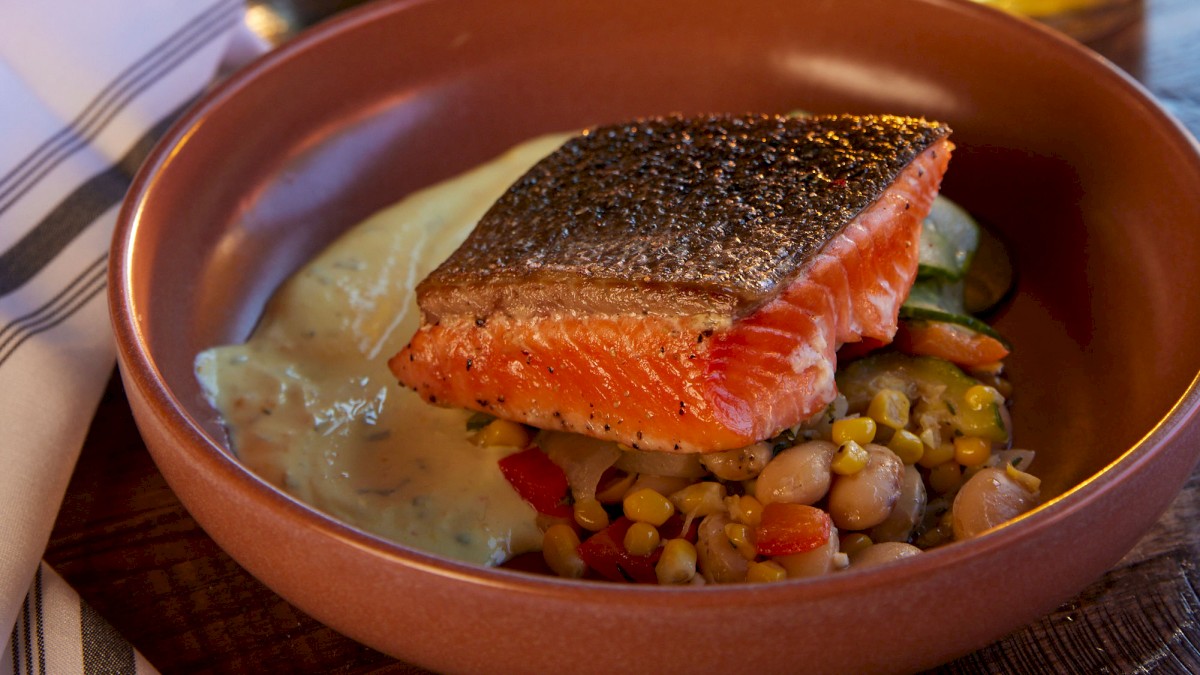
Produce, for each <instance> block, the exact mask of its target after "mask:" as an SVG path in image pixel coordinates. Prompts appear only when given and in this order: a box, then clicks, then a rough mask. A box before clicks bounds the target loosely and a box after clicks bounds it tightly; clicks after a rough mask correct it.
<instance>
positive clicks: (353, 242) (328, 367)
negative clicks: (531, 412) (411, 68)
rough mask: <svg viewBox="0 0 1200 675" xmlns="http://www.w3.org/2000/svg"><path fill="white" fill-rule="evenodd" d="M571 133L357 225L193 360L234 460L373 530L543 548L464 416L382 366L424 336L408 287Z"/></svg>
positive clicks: (470, 553)
mask: <svg viewBox="0 0 1200 675" xmlns="http://www.w3.org/2000/svg"><path fill="white" fill-rule="evenodd" d="M567 137H568V136H567V135H554V136H546V137H543V138H538V139H535V140H532V141H529V142H527V143H525V144H523V145H521V146H518V147H517V148H514V149H513V150H511V151H509V152H508V153H507V154H505V155H503V156H501V157H499V158H497V159H495V160H493V161H492V162H490V163H488V164H485V165H483V166H481V167H479V168H476V169H474V170H472V171H470V172H468V173H466V174H463V175H462V176H459V177H457V178H455V179H451V180H449V181H446V182H444V183H441V184H439V185H436V186H434V187H431V188H428V189H426V190H423V191H420V192H418V193H415V194H413V195H412V196H410V197H408V198H407V199H405V200H404V201H402V202H400V203H399V204H397V205H395V206H393V207H391V208H389V209H386V210H384V211H382V212H380V213H378V214H376V215H374V216H372V217H371V218H370V219H368V220H366V221H365V222H363V223H362V224H360V225H358V226H356V227H355V228H354V229H352V230H351V231H350V232H348V233H347V234H345V235H344V236H343V237H342V238H340V239H339V240H337V241H336V242H334V243H333V244H332V245H331V246H330V247H329V248H327V249H326V250H325V251H324V252H322V253H321V254H320V255H319V256H317V258H315V259H314V260H313V261H311V262H310V263H309V264H308V265H307V266H306V267H305V268H303V269H302V270H300V271H299V272H298V273H297V274H296V275H295V276H293V277H292V278H291V279H290V280H288V281H287V282H286V283H285V284H284V285H283V286H282V287H281V288H280V289H279V290H278V291H277V292H276V294H275V296H274V297H273V298H272V299H271V300H270V302H269V303H268V304H267V307H266V309H265V311H264V314H263V316H262V319H261V321H260V322H259V325H258V328H256V329H255V331H254V334H253V335H252V336H251V337H250V339H249V340H248V341H247V342H246V343H245V344H242V345H231V346H224V347H217V348H213V349H210V350H207V351H205V352H203V353H201V354H200V355H199V356H198V357H197V358H196V375H197V378H198V379H199V381H200V383H201V386H202V387H203V389H204V391H205V394H206V396H208V398H209V400H210V402H211V403H212V404H213V406H214V407H215V408H216V409H217V410H218V411H219V412H220V415H221V418H222V421H223V422H224V424H225V426H226V428H227V430H228V433H229V437H230V444H231V445H232V448H233V450H234V453H235V455H236V456H237V457H238V458H239V459H240V460H241V461H242V462H243V463H245V465H246V466H247V467H248V468H249V469H250V470H251V471H253V472H254V473H255V474H257V475H259V476H260V477H262V478H263V479H265V480H267V481H268V482H270V483H272V484H274V485H275V486H277V487H279V488H281V489H283V490H284V491H286V492H287V493H289V494H291V495H293V496H295V497H296V498H298V499H300V500H301V501H304V502H306V503H308V504H311V505H312V506H314V507H316V508H318V509H320V510H322V511H324V512H326V513H328V514H330V515H332V516H334V517H335V518H338V519H340V520H342V521H344V522H346V523H349V524H351V525H353V526H356V527H358V528H360V529H362V530H365V531H367V532H371V533H374V534H377V535H380V536H383V537H387V538H390V539H393V540H395V541H397V542H400V543H402V544H406V545H409V546H413V547H415V548H420V549H424V550H426V551H430V552H433V553H437V554H441V555H445V556H448V557H451V558H456V559H460V560H465V561H469V562H476V563H481V564H493V565H495V564H500V563H502V562H503V561H505V560H506V559H508V558H509V557H511V556H513V555H515V554H517V553H521V552H524V551H529V550H536V549H538V548H540V546H541V533H540V530H539V529H538V527H537V523H536V516H537V514H536V512H535V511H534V510H533V508H532V507H530V506H529V505H528V504H526V503H525V502H524V501H522V500H521V499H520V498H519V497H518V496H517V494H516V492H515V491H513V489H512V488H511V487H510V486H509V484H508V483H507V481H505V479H504V477H503V476H502V475H501V474H500V470H499V468H498V465H497V461H498V460H499V459H500V458H501V457H503V456H504V455H506V454H509V453H511V452H513V450H514V449H513V448H483V447H478V446H476V445H475V444H474V443H472V442H471V441H470V439H469V437H468V433H467V431H466V421H467V418H468V417H469V413H467V412H466V411H463V410H452V409H444V408H437V407H434V406H430V405H428V404H427V403H425V402H424V401H422V400H421V399H420V398H419V397H418V396H417V395H416V394H415V393H413V392H411V391H409V390H407V389H403V388H401V387H400V386H399V385H398V384H397V383H396V381H395V378H394V377H393V376H392V374H391V372H390V371H389V370H388V368H387V360H388V358H390V357H391V356H392V355H393V354H395V353H396V352H398V351H399V350H400V349H401V347H403V346H404V345H405V344H407V343H408V340H409V339H410V338H411V337H412V335H413V333H414V332H416V329H417V326H418V324H419V319H420V313H419V310H418V309H417V304H416V299H415V295H414V292H413V289H414V288H415V287H416V284H417V283H418V282H419V281H420V280H421V279H423V278H424V277H425V276H426V275H427V274H429V272H431V271H432V270H433V268H434V267H436V266H437V264H438V263H440V262H441V261H442V260H444V259H446V258H447V257H448V256H449V255H450V253H452V252H453V251H454V249H455V248H457V247H458V245H459V243H461V242H462V240H463V239H464V238H465V237H466V236H467V234H468V233H469V232H470V231H471V229H472V228H473V227H474V226H475V223H476V222H477V221H478V220H479V218H480V217H481V216H482V215H483V213H484V212H485V211H486V210H487V209H488V207H489V206H491V204H492V202H494V201H495V200H496V199H497V198H498V197H499V196H500V195H501V194H502V193H503V192H504V190H505V189H507V188H508V186H509V185H510V184H511V183H513V182H514V181H515V180H516V179H517V178H518V177H520V175H521V174H523V173H524V172H525V171H526V170H527V169H528V168H529V167H530V166H532V165H533V164H534V163H535V162H537V161H538V160H539V159H541V158H542V157H544V156H545V155H547V154H549V153H550V152H552V151H553V150H554V149H556V148H557V147H558V146H559V145H561V144H562V142H563V141H564V140H566V138H567Z"/></svg>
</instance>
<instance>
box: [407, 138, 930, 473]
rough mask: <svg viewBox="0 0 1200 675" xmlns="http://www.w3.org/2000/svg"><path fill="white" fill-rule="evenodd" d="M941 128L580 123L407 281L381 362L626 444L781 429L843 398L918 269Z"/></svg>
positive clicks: (436, 387)
mask: <svg viewBox="0 0 1200 675" xmlns="http://www.w3.org/2000/svg"><path fill="white" fill-rule="evenodd" d="M949 133H950V131H949V129H948V128H947V127H945V126H944V125H941V124H937V123H931V122H926V121H924V120H918V119H912V118H902V117H892V116H875V117H860V116H850V115H839V116H821V117H806V118H795V117H782V116H751V115H747V116H706V117H698V118H683V117H667V118H653V119H647V120H639V121H636V122H632V123H629V124H624V125H614V126H610V127H601V128H597V129H593V130H590V131H588V132H585V133H584V134H582V135H580V136H578V137H576V138H574V139H572V140H571V141H568V142H567V143H566V144H565V145H564V146H563V147H562V148H560V149H559V150H558V151H556V152H555V153H553V154H552V155H550V156H549V157H547V158H546V159H544V160H542V162H540V163H539V164H538V165H536V166H535V167H534V168H533V169H531V170H530V171H529V172H528V173H527V174H526V175H525V176H524V177H523V178H522V179H520V180H518V181H517V182H516V183H515V184H514V185H513V186H512V187H511V188H510V189H509V190H508V192H507V193H506V194H505V195H504V196H503V197H501V199H500V200H498V201H497V202H496V204H495V205H494V206H493V207H492V208H491V210H489V211H488V213H487V214H485V216H484V217H483V218H482V219H481V220H480V222H479V223H478V225H477V226H476V228H475V230H474V231H473V232H472V234H471V235H470V236H469V237H468V238H467V240H466V241H465V242H464V243H463V245H462V246H461V247H460V248H459V249H458V250H457V251H456V252H455V253H454V254H453V255H452V256H451V257H450V258H449V259H448V260H447V261H446V262H445V263H443V264H442V265H441V266H440V267H439V268H437V269H436V270H435V271H434V272H433V273H432V274H430V276H429V277H428V278H426V279H425V280H424V281H423V282H422V283H421V284H419V285H418V287H417V300H418V305H419V306H420V308H421V311H422V325H421V327H420V328H419V329H418V331H417V333H416V335H414V337H413V339H412V341H411V342H410V343H409V345H408V346H407V347H405V348H404V349H403V350H401V351H400V352H399V353H398V354H396V355H395V356H394V357H393V358H392V359H391V360H390V361H389V367H390V368H391V370H392V372H393V373H394V374H395V375H396V377H397V378H398V380H399V381H400V383H401V384H402V385H405V386H408V387H411V388H412V389H414V390H415V391H417V392H418V393H419V394H420V395H421V396H423V397H424V398H425V399H426V400H428V401H429V402H431V403H435V404H439V405H446V406H459V407H465V408H471V409H475V410H479V411H483V412H487V413H491V414H493V415H496V416H498V417H502V418H506V419H512V420H517V421H520V422H524V423H526V424H530V425H533V426H536V427H540V428H548V429H561V430H566V431H572V432H576V433H581V434H586V435H589V436H594V437H598V438H603V439H611V440H615V441H619V442H621V443H624V444H626V445H629V446H631V447H634V448H639V449H644V450H661V451H673V452H711V451H719V450H726V449H732V448H738V447H742V446H745V445H748V444H750V443H753V442H755V441H758V440H762V439H765V438H770V437H772V436H774V435H776V434H778V433H779V432H781V431H782V430H784V429H786V428H788V427H791V426H794V425H796V424H798V423H800V422H802V421H804V420H806V419H808V418H810V417H811V416H812V415H814V414H816V413H819V412H820V411H822V410H823V409H824V408H825V407H826V406H827V405H828V404H829V403H830V401H832V400H833V398H834V396H835V395H836V386H835V383H834V370H835V368H836V352H837V349H838V347H839V346H840V345H842V344H844V343H848V342H856V341H859V340H861V339H863V338H864V337H866V338H872V339H874V340H878V341H881V342H885V343H886V342H888V341H890V340H891V338H892V336H893V334H894V333H895V331H896V324H897V313H898V311H899V308H900V305H901V304H902V303H903V301H904V299H905V298H906V297H907V295H908V292H909V289H910V288H911V286H912V283H913V281H914V279H915V277H916V271H917V257H918V246H917V243H918V239H919V237H920V233H921V222H922V220H924V218H925V216H926V215H927V214H928V212H929V208H930V206H931V204H932V201H933V198H934V196H935V195H936V194H937V192H938V189H939V187H940V183H941V178H942V175H943V174H944V172H945V170H946V166H947V163H948V161H949V158H950V151H951V149H952V147H953V146H952V144H951V143H950V141H949V140H948V137H949Z"/></svg>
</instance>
